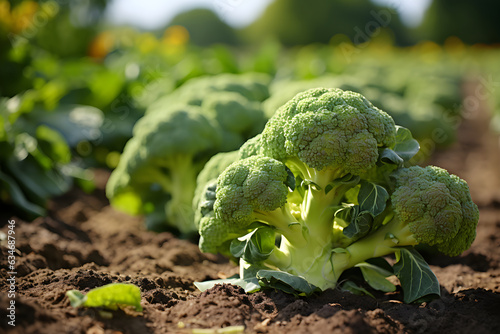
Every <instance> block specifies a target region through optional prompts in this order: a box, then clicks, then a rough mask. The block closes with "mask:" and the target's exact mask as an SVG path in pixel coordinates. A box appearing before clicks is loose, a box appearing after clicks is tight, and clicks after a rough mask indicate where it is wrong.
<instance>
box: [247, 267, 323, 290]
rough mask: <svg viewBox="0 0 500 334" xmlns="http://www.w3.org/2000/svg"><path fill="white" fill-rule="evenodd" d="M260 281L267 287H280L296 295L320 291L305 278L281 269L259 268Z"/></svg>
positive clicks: (258, 276)
mask: <svg viewBox="0 0 500 334" xmlns="http://www.w3.org/2000/svg"><path fill="white" fill-rule="evenodd" d="M257 278H258V279H259V283H260V284H261V285H262V286H264V287H267V288H273V289H278V290H281V291H283V292H286V293H289V294H292V295H294V296H310V295H312V294H313V293H315V292H317V291H320V290H319V288H318V287H316V286H315V285H313V284H311V283H309V282H308V281H306V280H305V279H304V278H302V277H299V276H295V275H292V274H289V273H287V272H285V271H279V270H259V271H258V272H257Z"/></svg>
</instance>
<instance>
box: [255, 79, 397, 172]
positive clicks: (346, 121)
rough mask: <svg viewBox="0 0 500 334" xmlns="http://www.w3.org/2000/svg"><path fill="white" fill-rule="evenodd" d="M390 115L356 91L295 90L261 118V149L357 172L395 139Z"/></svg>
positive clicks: (280, 156) (283, 157) (372, 162)
mask: <svg viewBox="0 0 500 334" xmlns="http://www.w3.org/2000/svg"><path fill="white" fill-rule="evenodd" d="M395 138H396V126H395V124H394V121H393V120H392V118H391V117H390V116H389V115H388V114H387V113H385V112H383V111H381V110H379V109H377V108H376V107H375V106H373V105H372V104H371V103H370V102H369V101H368V100H366V99H365V98H364V97H363V96H362V95H360V94H358V93H354V92H349V91H343V90H340V89H327V88H316V89H310V90H308V91H305V92H303V93H300V94H298V95H296V96H295V97H294V98H293V99H292V100H290V101H288V103H286V104H285V105H283V106H282V107H281V108H280V109H279V110H278V111H277V112H276V114H275V115H274V116H273V117H272V118H271V119H270V120H269V122H268V123H267V125H266V127H265V129H264V131H263V133H262V138H261V145H262V153H263V154H264V155H267V156H270V157H273V158H275V159H278V160H286V159H287V158H296V157H297V158H299V159H300V160H301V161H302V162H303V163H304V164H306V165H307V166H308V167H311V168H315V169H317V170H322V169H324V168H332V169H338V170H340V171H341V174H347V173H352V174H355V175H359V174H361V173H363V172H365V171H367V170H368V169H370V168H371V167H373V166H374V165H375V163H376V161H377V159H378V149H379V148H380V147H392V146H394V144H395Z"/></svg>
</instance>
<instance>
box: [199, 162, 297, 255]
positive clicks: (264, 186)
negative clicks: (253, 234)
mask: <svg viewBox="0 0 500 334" xmlns="http://www.w3.org/2000/svg"><path fill="white" fill-rule="evenodd" d="M292 182H293V181H292ZM289 187H293V185H292V184H290V176H289V172H288V170H287V167H286V166H285V165H284V164H282V163H281V162H279V161H277V160H275V159H272V158H268V157H264V156H252V157H249V158H246V159H243V160H238V161H236V162H234V163H233V164H231V165H230V166H229V167H228V168H226V169H225V171H224V172H223V173H222V174H221V175H220V176H219V178H218V180H217V183H213V184H208V185H207V186H206V187H205V189H204V195H203V198H202V199H201V200H200V205H199V207H198V212H199V213H201V218H200V216H199V215H198V219H197V220H198V222H197V223H198V226H199V232H200V236H201V238H200V248H201V250H202V251H208V252H212V251H213V250H215V249H217V250H219V251H220V249H223V248H224V247H221V245H223V244H224V243H226V242H227V241H229V240H231V239H233V238H235V237H238V236H241V235H243V234H245V233H246V232H247V231H248V229H249V228H250V225H251V224H252V223H253V222H254V221H261V219H260V215H265V214H266V213H267V212H270V211H273V210H275V209H277V208H280V207H282V206H284V205H285V203H286V198H287V194H288V192H289V190H288V189H289Z"/></svg>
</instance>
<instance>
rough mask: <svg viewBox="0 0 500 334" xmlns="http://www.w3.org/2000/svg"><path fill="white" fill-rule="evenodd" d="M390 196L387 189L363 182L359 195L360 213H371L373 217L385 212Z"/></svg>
mask: <svg viewBox="0 0 500 334" xmlns="http://www.w3.org/2000/svg"><path fill="white" fill-rule="evenodd" d="M388 199H389V194H388V193H387V190H385V188H383V187H381V186H379V185H377V184H375V183H371V182H362V183H361V188H360V189H359V193H358V203H359V211H360V212H364V211H368V212H370V213H371V214H372V215H373V217H376V216H378V215H379V214H381V213H382V212H383V211H384V210H385V203H386V202H387V200H388Z"/></svg>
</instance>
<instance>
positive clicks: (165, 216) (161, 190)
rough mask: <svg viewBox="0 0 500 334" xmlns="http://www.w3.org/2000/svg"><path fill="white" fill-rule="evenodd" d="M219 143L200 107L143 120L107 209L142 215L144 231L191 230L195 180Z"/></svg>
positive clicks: (112, 182)
mask: <svg viewBox="0 0 500 334" xmlns="http://www.w3.org/2000/svg"><path fill="white" fill-rule="evenodd" d="M220 143H221V135H220V128H219V127H218V126H217V124H216V123H215V122H213V120H211V119H210V118H208V117H206V116H205V115H204V114H203V113H202V111H201V110H200V108H199V107H196V106H183V107H180V106H179V107H177V108H173V109H170V110H169V111H168V112H165V113H154V114H149V115H147V116H145V117H143V118H142V119H141V120H140V121H139V122H138V123H137V124H136V126H135V128H134V137H133V138H132V139H130V140H129V142H128V143H127V145H126V146H125V149H124V152H123V155H122V157H121V159H120V163H119V164H118V166H117V168H116V169H115V170H114V171H113V173H112V174H111V176H110V179H109V181H108V183H107V186H106V193H107V196H108V198H109V199H110V202H111V204H112V205H113V206H114V207H116V208H118V209H120V210H122V211H125V212H127V213H130V214H133V215H139V214H145V215H147V216H148V218H151V219H153V220H148V227H150V228H154V229H161V228H162V227H163V228H165V227H167V226H169V227H175V228H176V229H178V230H179V231H181V232H182V233H185V234H189V233H192V232H194V231H195V226H194V224H193V218H192V204H191V203H192V198H193V193H194V190H195V186H196V177H197V175H198V173H199V172H200V170H201V169H202V168H203V165H204V164H205V162H206V161H207V160H208V159H209V158H210V156H212V155H213V154H214V152H217V150H218V148H219V146H220Z"/></svg>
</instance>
